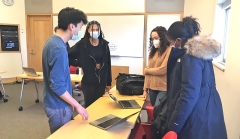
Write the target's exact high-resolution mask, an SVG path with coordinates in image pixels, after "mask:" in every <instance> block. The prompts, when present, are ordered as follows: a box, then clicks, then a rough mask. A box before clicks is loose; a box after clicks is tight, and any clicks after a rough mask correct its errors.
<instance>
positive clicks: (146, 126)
mask: <svg viewBox="0 0 240 139" xmlns="http://www.w3.org/2000/svg"><path fill="white" fill-rule="evenodd" d="M145 109H146V111H147V115H148V119H149V121H153V120H154V116H153V109H154V106H152V105H151V103H150V105H147V106H146V107H145ZM141 126H142V128H143V130H144V132H145V135H146V139H152V131H151V124H149V123H141Z"/></svg>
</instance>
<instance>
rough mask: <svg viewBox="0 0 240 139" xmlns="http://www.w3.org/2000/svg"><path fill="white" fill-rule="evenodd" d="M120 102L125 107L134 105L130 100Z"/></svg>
mask: <svg viewBox="0 0 240 139" xmlns="http://www.w3.org/2000/svg"><path fill="white" fill-rule="evenodd" d="M120 103H121V104H122V106H123V107H133V106H132V104H131V103H130V102H128V101H121V102H120Z"/></svg>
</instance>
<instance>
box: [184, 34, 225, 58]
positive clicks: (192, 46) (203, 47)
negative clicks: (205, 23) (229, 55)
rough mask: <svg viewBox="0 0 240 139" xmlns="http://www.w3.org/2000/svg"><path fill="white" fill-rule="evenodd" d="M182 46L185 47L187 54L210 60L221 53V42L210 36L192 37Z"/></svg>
mask: <svg viewBox="0 0 240 139" xmlns="http://www.w3.org/2000/svg"><path fill="white" fill-rule="evenodd" d="M184 47H185V48H186V49H187V52H186V53H187V54H189V55H192V56H195V57H198V58H201V59H204V60H211V59H213V58H216V57H218V56H219V55H220V54H221V44H220V43H219V42H218V41H216V40H215V39H213V38H211V36H196V37H193V38H192V39H189V40H188V41H187V43H186V44H185V46H184Z"/></svg>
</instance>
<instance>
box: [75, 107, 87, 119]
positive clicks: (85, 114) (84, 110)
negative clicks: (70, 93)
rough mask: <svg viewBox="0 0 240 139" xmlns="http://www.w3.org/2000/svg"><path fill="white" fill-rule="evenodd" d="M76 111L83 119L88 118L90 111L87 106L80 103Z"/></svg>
mask: <svg viewBox="0 0 240 139" xmlns="http://www.w3.org/2000/svg"><path fill="white" fill-rule="evenodd" d="M76 111H77V112H78V113H79V114H80V115H81V116H82V119H83V120H87V119H88V112H87V110H86V109H85V108H83V107H82V106H81V105H79V106H78V107H77V108H76Z"/></svg>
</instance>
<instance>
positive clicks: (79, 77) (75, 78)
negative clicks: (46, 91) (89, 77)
mask: <svg viewBox="0 0 240 139" xmlns="http://www.w3.org/2000/svg"><path fill="white" fill-rule="evenodd" d="M37 74H38V75H41V76H37V77H33V76H27V75H26V74H20V75H17V78H21V79H35V80H40V81H42V80H43V73H42V72H37ZM70 77H71V81H72V82H81V80H82V75H78V74H70Z"/></svg>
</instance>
